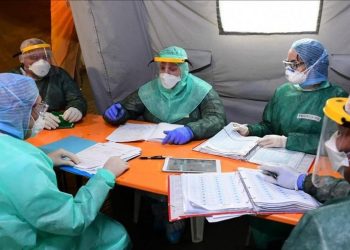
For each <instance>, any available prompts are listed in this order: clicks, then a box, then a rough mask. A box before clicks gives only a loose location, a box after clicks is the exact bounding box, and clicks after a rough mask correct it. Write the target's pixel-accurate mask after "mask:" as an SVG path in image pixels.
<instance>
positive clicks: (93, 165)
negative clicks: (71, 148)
mask: <svg viewBox="0 0 350 250" xmlns="http://www.w3.org/2000/svg"><path fill="white" fill-rule="evenodd" d="M140 154H141V148H138V147H133V146H129V145H124V144H120V143H114V142H106V143H96V144H95V145H92V146H91V147H88V148H86V149H84V150H82V151H80V152H79V153H77V154H76V155H77V156H78V158H79V160H80V163H79V164H77V166H76V168H78V169H80V170H83V171H86V172H88V173H92V174H94V173H96V172H97V170H98V169H100V168H102V167H103V165H104V164H105V162H106V161H107V160H108V159H109V158H110V157H112V156H119V157H120V158H121V159H122V160H125V161H127V160H129V159H131V158H133V157H136V156H138V155H140Z"/></svg>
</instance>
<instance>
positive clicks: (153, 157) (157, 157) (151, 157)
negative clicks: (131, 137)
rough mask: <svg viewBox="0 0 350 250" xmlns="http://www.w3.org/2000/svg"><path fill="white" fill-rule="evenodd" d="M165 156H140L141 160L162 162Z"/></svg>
mask: <svg viewBox="0 0 350 250" xmlns="http://www.w3.org/2000/svg"><path fill="white" fill-rule="evenodd" d="M166 157H167V156H162V155H153V156H140V159H141V160H162V159H165V158H166Z"/></svg>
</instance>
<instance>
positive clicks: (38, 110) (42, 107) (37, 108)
mask: <svg viewBox="0 0 350 250" xmlns="http://www.w3.org/2000/svg"><path fill="white" fill-rule="evenodd" d="M48 108H49V105H48V104H47V103H45V102H41V103H37V104H35V105H34V106H33V109H32V111H33V113H34V114H35V115H37V116H39V115H44V114H45V112H46V111H47V109H48Z"/></svg>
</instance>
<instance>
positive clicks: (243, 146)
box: [194, 123, 259, 159]
mask: <svg viewBox="0 0 350 250" xmlns="http://www.w3.org/2000/svg"><path fill="white" fill-rule="evenodd" d="M258 139H259V137H256V136H248V137H245V136H241V135H240V134H239V133H238V132H237V131H235V130H233V125H232V123H230V124H228V125H227V126H226V127H224V128H223V129H222V130H221V131H219V132H218V133H217V134H216V135H215V136H213V137H212V138H210V139H209V140H207V141H205V142H204V143H202V144H200V145H199V146H197V147H196V148H194V150H195V151H200V152H203V153H208V154H214V155H220V156H224V157H229V158H234V159H245V157H246V156H247V155H248V154H249V153H250V152H251V151H252V150H253V149H254V148H255V147H256V146H257V144H256V142H257V140H258Z"/></svg>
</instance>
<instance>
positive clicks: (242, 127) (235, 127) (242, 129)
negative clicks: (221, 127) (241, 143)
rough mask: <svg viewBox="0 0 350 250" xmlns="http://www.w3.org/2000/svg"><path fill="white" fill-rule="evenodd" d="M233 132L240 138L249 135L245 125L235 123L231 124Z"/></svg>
mask: <svg viewBox="0 0 350 250" xmlns="http://www.w3.org/2000/svg"><path fill="white" fill-rule="evenodd" d="M232 125H233V130H235V131H237V132H238V133H239V134H240V135H242V136H248V135H249V129H248V126H247V124H240V123H237V122H233V123H232Z"/></svg>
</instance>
